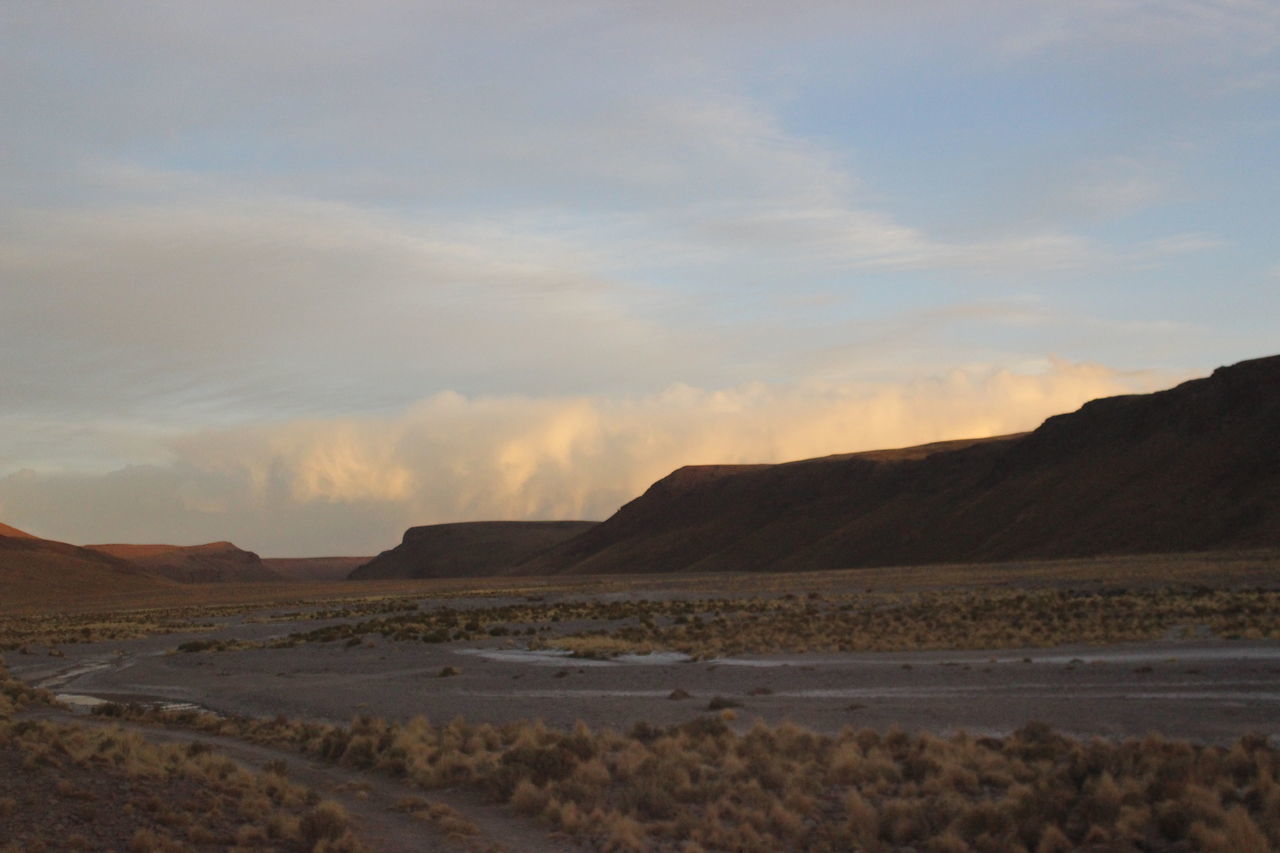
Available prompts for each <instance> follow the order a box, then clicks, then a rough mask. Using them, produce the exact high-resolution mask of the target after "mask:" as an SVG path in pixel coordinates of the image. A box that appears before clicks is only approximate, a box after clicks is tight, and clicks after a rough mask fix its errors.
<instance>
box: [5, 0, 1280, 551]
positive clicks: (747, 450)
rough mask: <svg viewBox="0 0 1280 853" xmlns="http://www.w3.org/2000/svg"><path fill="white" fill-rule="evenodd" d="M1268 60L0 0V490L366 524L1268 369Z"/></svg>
mask: <svg viewBox="0 0 1280 853" xmlns="http://www.w3.org/2000/svg"><path fill="white" fill-rule="evenodd" d="M797 6H798V8H797ZM1278 47H1280V7H1277V6H1276V5H1275V4H1273V3H1269V2H1210V0H1206V2H1189V1H1187V2H1183V1H1182V0H1178V2H1122V1H1121V0H1108V2H1101V1H1100V2H1079V3H1070V4H1063V3H1049V2H1017V3H1014V2H969V3H963V4H955V3H926V2H915V3H869V2H868V3H849V2H841V3H834V2H832V3H826V2H813V3H805V4H794V3H793V4H783V3H769V2H745V3H744V2H735V3H729V2H714V0H708V1H707V2H700V3H693V4H690V3H645V4H640V3H600V2H576V3H568V2H563V3H556V2H550V3H539V4H527V3H510V2H508V3H503V2H477V3H467V4H457V3H450V4H445V3H438V4H432V3H391V2H387V3H377V2H374V3H362V4H341V3H287V2H281V3H272V4H253V3H230V2H229V3H216V4H209V3H182V2H174V3H163V4H146V3H128V2H122V3H113V4H110V5H103V4H90V3H84V4H77V3H66V4H21V3H15V4H9V5H7V6H5V7H4V8H3V9H0V57H2V58H0V73H2V74H3V76H4V80H5V85H4V86H3V87H0V111H2V113H3V115H5V116H6V119H5V125H6V129H5V147H4V149H3V156H2V157H0V297H2V298H3V301H2V303H0V305H2V310H0V356H2V357H3V364H4V366H5V369H4V371H3V372H2V373H0V519H3V520H4V521H6V522H8V523H11V524H16V525H18V526H23V525H25V526H27V527H29V528H32V529H33V530H34V532H38V533H43V534H45V535H50V536H56V537H58V538H63V539H68V540H71V541H78V542H84V541H90V540H100V539H130V540H133V541H139V540H141V539H146V540H150V541H202V540H208V539H222V538H232V539H235V540H236V541H237V542H240V544H243V545H245V546H246V547H254V548H256V549H258V550H261V551H263V552H264V553H281V554H284V553H295V554H305V553H318V552H319V551H329V552H335V551H345V552H348V553H362V552H366V551H371V550H377V549H379V548H380V547H385V546H386V545H387V544H388V541H394V540H395V538H396V537H398V535H399V531H400V529H402V528H403V527H404V526H407V525H408V524H412V523H428V522H433V521H451V520H461V519H467V518H483V517H565V516H571V515H572V516H586V517H602V516H603V515H606V514H608V512H610V511H612V509H613V508H615V507H616V506H617V505H618V504H619V503H621V502H622V501H624V500H626V499H627V498H629V497H631V496H633V495H634V494H635V493H636V492H638V491H639V490H640V489H642V488H643V487H644V486H645V485H646V484H647V483H648V482H649V481H651V480H652V479H654V478H656V477H658V476H661V475H662V474H664V473H665V472H666V471H668V470H670V469H671V468H673V467H676V466H678V465H680V464H686V463H694V462H736V461H770V460H780V459H786V458H795V457H798V456H805V455H817V454H820V453H829V452H838V451H847V450H856V449H864V448H868V447H874V446H882V445H886V444H906V443H912V442H916V441H926V440H931V439H934V438H946V437H957V436H960V435H966V434H976V433H992V432H999V431H1011V430H1017V429H1025V428H1030V427H1033V426H1034V425H1035V424H1036V423H1037V422H1038V421H1039V420H1040V419H1041V418H1043V417H1044V416H1046V415H1048V414H1052V413H1054V412H1056V411H1061V410H1064V409H1068V408H1073V407H1074V406H1076V405H1079V403H1081V402H1083V401H1084V400H1086V399H1089V398H1090V397H1092V396H1098V395H1101V394H1107V393H1119V392H1123V391H1145V390H1151V389H1153V388H1158V387H1163V386H1165V385H1167V384H1170V383H1172V382H1175V381H1177V380H1179V379H1182V378H1186V377H1188V376H1194V375H1203V374H1204V373H1206V372H1208V371H1209V370H1211V369H1212V368H1213V367H1215V366H1217V365H1220V364H1226V363H1231V362H1234V361H1237V360H1240V359H1244V358H1249V357H1254V356H1260V355H1266V354H1271V353H1273V352H1275V351H1276V349H1277V346H1276V343H1275V340H1276V336H1275V331H1274V329H1275V327H1276V319H1277V318H1280V249H1277V242H1276V240H1275V237H1274V235H1275V232H1276V224H1277V216H1276V202H1275V199H1276V198H1277V197H1280V169H1277V168H1276V157H1275V154H1274V152H1275V151H1276V150H1280V139H1278V137H1280V61H1278V60H1277V48H1278ZM131 507H147V509H146V510H145V511H143V510H141V509H139V510H138V511H136V512H131V511H130V508H131Z"/></svg>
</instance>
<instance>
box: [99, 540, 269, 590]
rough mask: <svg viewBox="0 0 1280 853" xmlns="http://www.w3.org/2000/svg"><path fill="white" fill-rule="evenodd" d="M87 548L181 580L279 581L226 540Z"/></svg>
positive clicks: (254, 558) (258, 561)
mask: <svg viewBox="0 0 1280 853" xmlns="http://www.w3.org/2000/svg"><path fill="white" fill-rule="evenodd" d="M85 547H86V548H88V549H89V550H91V551H98V552H100V553H103V554H110V555H111V556H113V557H119V558H120V559H123V560H128V561H129V562H131V563H134V564H135V565H138V566H141V567H142V568H144V569H146V570H147V571H150V572H154V573H155V574H157V575H160V576H161V577H165V578H169V579H170V580H175V581H180V582H182V583H224V582H244V581H270V580H280V576H279V575H278V574H276V573H275V572H273V571H271V570H270V569H268V568H267V567H266V566H265V565H263V563H262V560H261V559H260V558H259V557H258V555H257V554H255V553H254V552H252V551H245V550H244V549H242V548H237V547H236V546H235V545H233V544H232V543H230V542H208V543H205V544H204V545H159V544H140V545H135V544H127V543H110V544H104V545H86V546H85Z"/></svg>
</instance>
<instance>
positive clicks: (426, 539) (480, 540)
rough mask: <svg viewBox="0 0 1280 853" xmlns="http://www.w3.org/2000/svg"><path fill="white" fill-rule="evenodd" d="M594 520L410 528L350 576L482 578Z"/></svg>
mask: <svg viewBox="0 0 1280 853" xmlns="http://www.w3.org/2000/svg"><path fill="white" fill-rule="evenodd" d="M595 524H596V522H594V521H469V522H463V523H459V524H431V525H427V526H424V527H411V528H409V529H408V530H407V531H405V534H404V539H403V541H402V542H401V543H400V544H399V545H398V546H396V547H395V548H392V549H391V550H390V551H383V552H382V553H381V554H379V555H378V556H376V557H374V558H373V559H372V560H370V561H369V562H368V563H366V564H365V565H363V566H361V567H359V568H358V569H356V570H355V571H353V572H352V573H351V575H350V577H351V579H352V580H372V579H378V578H462V577H484V576H487V575H495V574H501V573H503V572H505V571H509V570H510V569H511V567H512V566H514V565H515V564H517V563H519V562H520V561H521V560H524V559H527V558H529V557H530V556H532V555H534V554H537V553H538V552H540V551H544V550H546V549H547V548H550V547H552V546H553V545H557V544H559V543H561V542H563V541H565V540H566V539H569V538H570V537H573V536H576V535H578V534H579V533H582V532H583V531H585V530H589V529H590V528H592V527H594V526H595Z"/></svg>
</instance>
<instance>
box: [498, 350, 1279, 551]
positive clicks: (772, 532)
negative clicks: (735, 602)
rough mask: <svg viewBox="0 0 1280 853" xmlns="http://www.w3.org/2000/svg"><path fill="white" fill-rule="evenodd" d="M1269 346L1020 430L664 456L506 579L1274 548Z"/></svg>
mask: <svg viewBox="0 0 1280 853" xmlns="http://www.w3.org/2000/svg"><path fill="white" fill-rule="evenodd" d="M1278 436H1280V356H1276V357H1271V358H1264V359H1256V360H1253V361H1246V362H1241V363H1240V364H1237V365H1234V366H1232V367H1224V368H1220V369H1218V370H1217V371H1215V372H1214V374H1213V375H1212V376H1211V377H1209V378H1206V379H1199V380H1194V381H1191V382H1186V383H1183V384H1182V385H1179V386H1178V387H1176V388H1173V389H1170V390H1167V391H1161V392H1158V393H1155V394H1144V395H1129V396H1121V397H1111V398H1106V399H1102V400H1095V401H1093V402H1090V403H1087V404H1085V405H1084V406H1083V407H1082V408H1081V409H1079V410H1078V411H1076V412H1074V413H1072V414H1068V415H1057V416H1055V417H1052V418H1049V419H1048V420H1046V421H1045V422H1044V424H1043V425H1041V427H1040V428H1039V429H1037V430H1036V431H1035V432H1032V433H1028V434H1024V435H1021V436H1009V437H1005V438H1001V439H989V440H985V441H975V442H944V443H941V444H936V445H925V446H923V447H920V448H907V449H904V450H898V451H890V452H884V451H877V452H872V453H858V454H849V455H844V456H833V457H826V458H823V459H812V460H806V461H802V462H792V463H787V464H784V465H769V466H705V467H690V468H682V469H680V470H679V471H676V472H674V473H673V474H671V475H670V476H668V477H667V478H665V479H663V480H661V481H659V482H658V483H655V484H654V485H653V486H652V487H650V489H649V490H648V491H647V492H646V493H645V494H644V495H642V496H641V497H639V498H637V499H636V500H634V501H632V502H631V503H629V504H627V505H626V506H624V507H623V508H622V509H620V510H619V511H618V512H617V513H616V514H615V515H614V516H613V517H612V518H610V519H608V520H607V521H605V522H603V523H602V524H600V525H599V526H598V527H596V528H595V529H593V530H590V531H588V532H587V533H586V534H584V535H582V536H580V537H577V538H575V539H573V540H570V541H568V542H566V543H564V544H563V545H560V546H558V547H556V548H554V549H552V550H550V551H548V552H546V553H544V554H541V555H538V556H537V557H534V558H532V559H530V560H528V561H526V562H525V563H523V564H522V565H521V566H520V567H519V568H518V571H519V572H520V573H522V574H525V573H528V574H543V573H554V572H574V573H593V572H646V571H652V572H671V571H714V570H735V569H736V570H771V569H777V570H805V569H829V568H839V567H853V566H873V565H895V564H913V563H928V562H950V561H974V562H980V561H988V560H1007V559H1015V558H1027V557H1073V556H1088V555H1095V554H1126V553H1155V552H1171V551H1193V550H1207V549H1231V548H1255V547H1269V546H1272V547H1273V546H1276V545H1280V440H1278V438H1277V437H1278Z"/></svg>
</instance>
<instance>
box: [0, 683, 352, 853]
mask: <svg viewBox="0 0 1280 853" xmlns="http://www.w3.org/2000/svg"><path fill="white" fill-rule="evenodd" d="M52 703H53V697H52V695H51V694H50V693H48V691H44V690H37V689H33V688H31V687H28V686H26V685H25V684H23V683H22V682H21V681H18V680H16V679H14V678H12V677H11V676H10V675H9V673H8V670H7V669H6V668H5V667H4V664H3V661H0V853H43V852H44V851H47V852H48V853H54V851H68V850H71V851H74V850H121V851H124V850H128V851H131V853H161V851H215V850H219V851H221V850H234V851H249V850H275V851H281V853H285V852H286V851H287V852H288V853H305V852H306V851H311V853H365V850H366V848H365V847H364V846H363V845H361V844H360V843H359V841H358V840H357V839H356V838H355V837H354V836H353V835H352V834H351V832H350V830H349V829H348V827H347V816H346V813H345V812H344V811H343V809H342V807H341V806H340V805H338V804H337V803H330V802H321V801H320V800H319V798H318V797H316V796H315V794H313V793H312V792H310V791H308V790H306V789H305V788H302V787H300V786H297V785H294V784H291V783H290V782H289V781H288V780H287V779H286V778H285V777H284V775H283V773H281V772H269V773H251V772H249V771H247V770H245V769H243V768H242V767H241V766H240V765H238V764H236V763H235V762H233V761H231V760H230V759H228V758H226V757H225V756H222V755H220V754H218V753H217V752H216V751H213V750H211V749H210V748H209V747H208V746H206V745H204V744H200V743H190V744H184V745H157V744H153V743H150V742H148V741H146V740H145V739H144V738H143V737H142V736H141V735H139V734H137V733H136V732H130V731H124V730H121V729H120V728H117V727H106V728H99V727H96V726H95V727H86V726H77V725H70V724H59V723H53V722H47V721H37V720H21V719H19V720H15V719H14V717H13V715H14V714H15V713H16V712H17V711H20V710H22V709H24V708H28V707H30V706H33V705H40V704H52Z"/></svg>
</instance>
